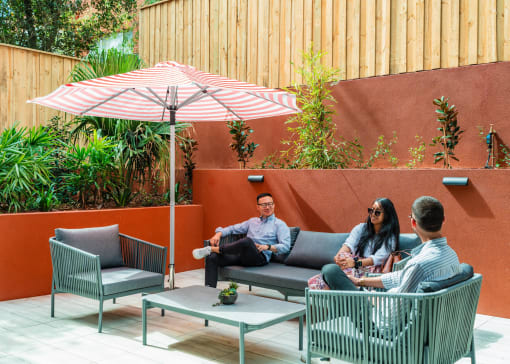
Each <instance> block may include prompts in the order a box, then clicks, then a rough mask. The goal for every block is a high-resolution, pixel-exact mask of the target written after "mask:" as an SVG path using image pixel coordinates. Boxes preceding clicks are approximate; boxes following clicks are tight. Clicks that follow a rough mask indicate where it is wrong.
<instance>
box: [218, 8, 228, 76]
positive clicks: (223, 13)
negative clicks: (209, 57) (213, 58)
mask: <svg viewBox="0 0 510 364" xmlns="http://www.w3.org/2000/svg"><path fill="white" fill-rule="evenodd" d="M228 3H229V1H220V3H219V8H218V42H219V47H218V48H219V50H218V51H219V72H218V73H219V74H220V75H222V76H227V75H228Z"/></svg>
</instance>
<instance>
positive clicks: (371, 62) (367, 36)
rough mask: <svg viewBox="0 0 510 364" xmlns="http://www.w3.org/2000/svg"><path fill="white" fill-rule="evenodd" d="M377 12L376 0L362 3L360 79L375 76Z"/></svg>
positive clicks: (367, 0)
mask: <svg viewBox="0 0 510 364" xmlns="http://www.w3.org/2000/svg"><path fill="white" fill-rule="evenodd" d="M375 12H376V0H366V1H362V2H361V7H360V52H359V67H360V74H359V76H360V77H370V76H374V75H375V16H376V15H375Z"/></svg>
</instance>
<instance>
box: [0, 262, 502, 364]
mask: <svg viewBox="0 0 510 364" xmlns="http://www.w3.org/2000/svg"><path fill="white" fill-rule="evenodd" d="M203 276H204V270H203V269H198V270H193V271H188V272H183V273H178V274H177V275H176V285H177V286H178V287H185V286H189V285H193V284H202V283H203ZM226 285H227V284H226V283H225V282H222V283H220V285H219V287H221V288H223V287H224V286H226ZM240 292H243V293H248V288H247V286H241V287H240ZM251 293H252V294H258V295H263V296H267V297H275V298H281V295H279V294H278V293H277V292H275V291H271V290H266V289H262V288H255V287H254V288H253V291H252V292H251ZM291 300H292V299H291ZM296 301H297V302H303V300H302V299H296ZM97 312H98V303H97V301H94V300H89V299H86V298H82V297H78V296H75V295H69V294H58V295H57V296H56V298H55V318H50V296H49V295H47V296H40V297H32V298H26V299H19V300H12V301H4V302H0V363H73V364H79V363H122V364H128V363H136V364H142V363H238V360H239V359H238V329H237V328H235V327H231V326H226V325H223V324H218V323H215V322H210V323H209V327H204V322H203V320H200V319H197V318H193V317H189V316H185V315H181V314H176V313H172V312H166V314H165V317H161V316H160V311H159V310H156V309H152V310H150V311H149V312H148V320H149V321H148V336H147V343H148V345H147V346H143V345H142V318H141V299H140V295H133V296H130V297H125V298H120V299H117V303H116V304H115V305H114V304H113V303H112V301H111V300H110V301H108V302H106V303H105V307H104V316H103V333H102V334H99V333H98V332H97ZM245 340H246V361H247V363H300V357H301V352H299V351H298V321H297V320H292V321H287V322H284V323H281V324H278V325H275V326H271V327H268V328H266V329H263V330H259V331H255V332H252V333H249V334H247V335H246V339H245ZM509 343H510V319H503V318H499V317H491V316H485V315H477V317H476V322H475V345H476V349H477V362H478V363H479V364H484V363H487V364H488V363H491V364H498V363H501V364H503V363H508V358H510V345H509ZM305 348H306V333H305ZM315 362H318V360H317V361H315ZM469 362H470V360H469V359H467V358H464V359H462V360H461V361H459V363H469ZM321 363H324V362H321ZM331 363H342V362H341V361H337V360H332V361H331Z"/></svg>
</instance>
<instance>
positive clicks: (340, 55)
mask: <svg viewBox="0 0 510 364" xmlns="http://www.w3.org/2000/svg"><path fill="white" fill-rule="evenodd" d="M346 34H347V0H335V2H334V3H333V45H332V47H333V51H332V52H331V53H332V54H333V67H334V68H337V69H339V70H340V73H339V78H340V79H342V80H345V78H346V77H347V67H346V64H347V59H346V46H347V43H346Z"/></svg>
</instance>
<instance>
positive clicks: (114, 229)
mask: <svg viewBox="0 0 510 364" xmlns="http://www.w3.org/2000/svg"><path fill="white" fill-rule="evenodd" d="M55 238H56V239H57V240H58V241H60V242H62V243H64V244H67V245H70V246H72V247H75V248H77V249H81V250H84V251H86V252H88V253H91V254H95V255H99V259H100V261H101V268H111V267H119V266H122V265H123V264H124V261H123V259H122V252H121V250H120V240H119V225H110V226H103V227H95V228H85V229H55Z"/></svg>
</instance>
